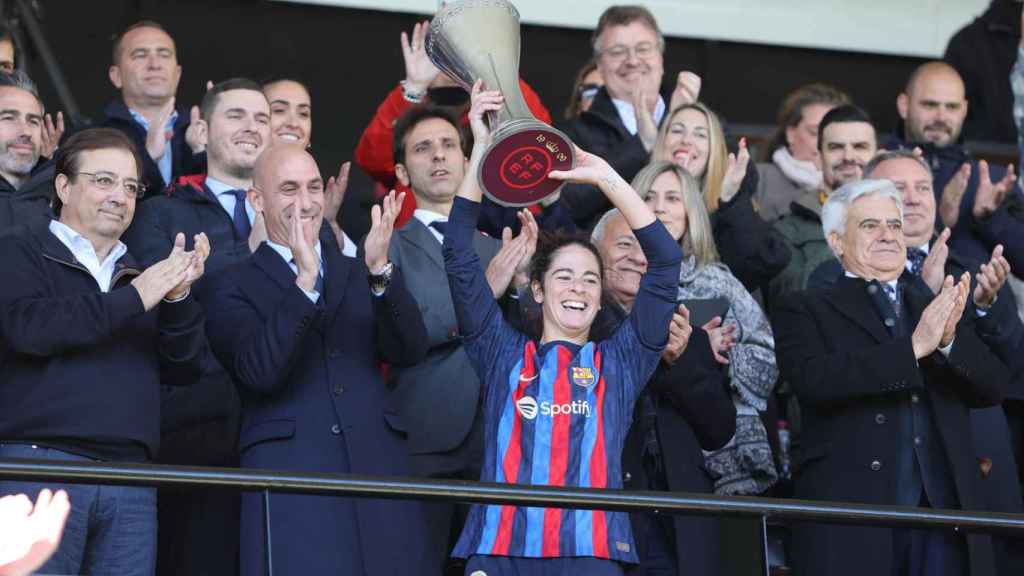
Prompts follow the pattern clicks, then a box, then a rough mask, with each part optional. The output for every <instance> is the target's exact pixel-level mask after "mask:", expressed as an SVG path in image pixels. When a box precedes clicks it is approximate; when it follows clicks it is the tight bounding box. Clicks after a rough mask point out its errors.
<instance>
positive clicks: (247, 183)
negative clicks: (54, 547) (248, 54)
mask: <svg viewBox="0 0 1024 576" xmlns="http://www.w3.org/2000/svg"><path fill="white" fill-rule="evenodd" d="M194 124H195V127H196V128H197V129H198V136H199V138H200V140H201V144H202V145H203V147H204V148H206V151H207V168H208V171H207V173H206V174H200V175H196V176H188V177H183V178H181V179H180V180H179V181H178V183H177V184H176V185H175V186H174V187H173V188H171V189H170V192H169V193H168V194H162V193H161V194H158V195H157V197H154V198H152V199H149V200H147V201H146V202H144V203H142V205H141V206H140V207H139V214H138V218H136V220H135V222H134V223H133V224H132V226H131V228H129V229H128V232H127V233H126V234H125V243H126V244H127V245H128V247H129V248H130V250H131V251H132V253H133V254H135V255H136V257H138V258H139V259H140V260H141V261H142V262H144V263H149V262H153V261H156V260H157V259H159V258H160V257H161V255H162V254H165V253H166V252H167V250H168V249H169V247H170V246H171V245H172V244H173V243H174V233H175V232H176V231H184V232H185V236H186V238H189V237H191V236H192V235H195V234H199V233H204V234H205V235H206V236H207V237H208V238H209V239H210V245H211V246H212V248H213V250H212V252H211V255H210V262H209V270H210V271H211V272H216V271H218V270H220V269H222V268H225V267H227V266H229V265H231V264H234V263H236V262H239V261H241V260H243V259H244V258H246V257H248V256H249V255H250V254H251V253H252V251H253V250H255V249H256V248H257V247H258V246H259V245H260V243H261V242H262V241H263V240H264V239H265V238H266V232H265V227H264V225H263V221H262V219H261V218H257V217H256V213H255V211H254V210H253V207H252V205H251V204H250V203H249V201H248V200H247V199H246V195H247V193H248V191H249V189H250V188H251V187H252V185H253V184H252V182H253V181H252V178H253V167H254V166H255V164H256V158H257V157H258V156H259V155H260V153H261V152H262V151H263V150H264V149H265V148H266V147H267V145H268V144H269V143H270V105H269V104H268V103H267V98H266V96H264V95H263V88H262V86H260V85H259V84H257V83H256V82H254V81H252V80H249V79H245V78H233V79H230V80H225V81H223V82H219V83H217V84H215V85H214V86H213V87H211V88H210V89H209V90H208V91H207V92H206V94H205V95H204V96H203V100H202V102H201V104H200V118H199V119H197V120H196V121H195V123H194ZM167 384H170V385H172V387H169V388H167V389H166V393H165V395H164V407H165V415H164V421H163V423H162V430H163V438H164V445H165V450H164V453H163V455H162V456H161V462H162V463H167V464H188V465H204V466H235V465H237V463H238V457H237V453H236V443H237V440H238V424H239V419H240V417H241V416H240V411H241V407H240V402H239V399H238V393H237V392H236V390H235V387H234V385H233V384H232V382H231V379H230V378H229V377H228V376H227V374H226V373H225V372H224V370H223V368H221V367H220V366H219V365H218V364H217V362H216V361H215V360H214V359H213V358H212V357H210V358H209V361H208V363H207V366H206V369H205V370H204V371H203V374H202V378H201V379H200V380H199V381H198V382H196V383H195V384H194V385H192V386H188V387H183V386H180V385H181V384H188V383H186V382H167ZM160 498H161V502H165V503H168V502H170V503H173V504H171V505H169V506H166V508H165V509H166V510H167V512H165V513H162V514H161V515H160V546H161V551H162V552H166V553H162V554H161V558H160V565H161V570H164V569H166V570H167V571H169V572H171V573H185V574H192V573H196V572H208V573H214V574H221V573H231V572H233V571H235V570H236V568H235V566H236V562H237V561H236V557H237V545H238V544H237V534H238V506H239V498H238V495H237V494H233V495H228V496H224V495H218V494H203V495H197V494H194V493H181V492H172V491H166V492H163V491H162V492H161V494H160ZM192 563H195V565H193V564H192Z"/></svg>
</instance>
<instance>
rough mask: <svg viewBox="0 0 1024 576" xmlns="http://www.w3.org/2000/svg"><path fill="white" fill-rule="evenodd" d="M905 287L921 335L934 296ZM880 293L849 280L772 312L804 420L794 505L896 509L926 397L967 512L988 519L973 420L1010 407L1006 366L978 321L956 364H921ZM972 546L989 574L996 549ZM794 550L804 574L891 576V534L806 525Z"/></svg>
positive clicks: (975, 565) (976, 570) (957, 347)
mask: <svg viewBox="0 0 1024 576" xmlns="http://www.w3.org/2000/svg"><path fill="white" fill-rule="evenodd" d="M903 280H905V281H906V283H905V288H904V299H905V302H906V304H907V310H908V312H907V313H908V314H909V316H908V317H907V321H908V325H909V326H916V324H917V322H918V320H919V319H920V317H921V312H922V311H923V309H924V308H925V306H926V305H927V304H928V302H929V301H930V300H931V298H932V296H931V292H930V291H929V290H928V288H927V287H926V286H925V285H924V283H923V282H922V281H921V280H920V279H919V278H914V277H910V276H909V275H905V276H904V279H903ZM871 287H873V286H869V285H868V284H867V283H866V282H864V281H863V280H859V279H854V278H847V277H845V276H844V277H842V278H840V279H839V281H838V282H837V283H836V285H835V286H834V287H832V288H831V289H828V290H825V291H823V292H804V293H795V294H791V295H788V296H785V297H783V298H781V299H780V300H779V304H778V306H777V307H776V309H775V311H774V312H775V313H774V315H773V321H774V322H773V326H774V329H775V342H776V351H777V353H778V360H779V368H780V369H781V372H782V375H783V377H784V378H785V379H786V380H787V381H788V382H790V383H791V384H792V386H793V389H794V391H795V392H796V396H797V399H798V400H799V401H800V407H801V415H802V419H803V443H804V450H803V452H802V453H801V457H800V460H799V461H798V462H796V463H795V464H796V476H795V479H794V489H795V496H796V497H798V498H803V499H809V500H832V501H845V502H862V503H866V504H894V503H895V500H896V487H897V485H898V483H897V480H898V478H897V469H896V466H895V463H896V461H897V454H898V453H899V451H900V448H899V447H898V446H897V445H896V443H895V442H893V436H892V435H893V434H894V433H895V431H896V430H897V426H898V424H899V423H898V422H897V415H898V413H899V410H900V407H901V406H904V405H905V403H907V402H908V398H912V395H913V394H915V393H916V391H919V390H922V389H927V391H928V394H927V395H926V396H925V398H930V402H931V410H932V412H933V414H934V422H935V424H936V426H937V427H938V431H939V436H940V441H941V447H942V449H943V450H944V452H945V455H946V457H947V459H948V462H949V464H950V468H951V470H952V475H953V479H952V481H953V484H954V485H955V491H956V496H957V498H958V500H959V502H960V504H961V506H962V507H963V508H965V509H975V510H976V509H982V508H984V499H983V496H982V495H981V494H980V487H979V486H978V479H977V478H978V465H977V462H976V460H975V456H974V450H973V446H972V442H971V431H970V422H969V413H968V410H969V408H971V407H986V406H993V405H996V404H998V403H1000V402H1001V401H1002V399H1003V395H1004V393H1005V390H1006V386H1007V371H1006V369H1005V367H1004V366H1003V365H1002V363H1001V362H1000V361H999V360H998V359H997V358H996V357H995V356H994V355H993V354H992V353H991V352H990V351H989V350H988V348H987V347H986V346H985V345H984V344H982V342H981V341H980V340H979V339H978V337H977V335H976V334H975V329H974V326H973V325H972V323H971V322H970V319H969V318H965V319H964V320H961V322H960V324H959V325H958V327H957V332H956V340H955V342H954V344H953V349H952V351H951V353H950V355H949V358H948V359H946V358H943V357H942V355H941V354H940V353H939V352H938V351H936V352H934V353H932V354H931V355H929V356H927V357H925V358H923V359H921V361H920V363H918V362H917V361H916V360H915V358H914V353H913V349H912V347H911V336H910V335H909V333H910V331H911V330H912V329H908V330H907V335H906V336H903V337H895V338H894V337H892V336H890V334H889V332H888V331H887V329H886V327H885V325H884V324H883V323H882V319H881V317H880V315H879V313H878V312H877V310H876V309H875V307H874V304H873V302H872V300H871V296H869V294H868V290H869V288H871ZM967 540H968V545H969V549H970V558H971V566H972V572H971V573H972V574H990V573H991V571H992V547H991V539H989V538H987V537H984V536H969V537H968V538H967ZM794 550H795V555H794V556H795V558H796V559H797V560H798V561H799V562H800V564H799V565H797V569H798V571H797V573H798V574H830V575H838V576H844V575H847V574H849V575H851V576H852V575H854V574H888V573H889V572H890V570H891V567H890V565H891V563H892V530H891V529H889V528H860V527H845V526H842V527H837V526H823V525H810V524H804V525H800V526H796V527H795V528H794ZM865 551H870V553H866V552H865Z"/></svg>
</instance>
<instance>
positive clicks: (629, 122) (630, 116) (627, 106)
mask: <svg viewBox="0 0 1024 576" xmlns="http://www.w3.org/2000/svg"><path fill="white" fill-rule="evenodd" d="M612 104H615V109H616V110H618V111H619V119H620V120H622V125H623V126H625V127H626V130H627V131H628V132H629V133H630V134H632V135H633V136H636V131H637V126H636V112H634V111H633V103H632V102H626V101H625V100H619V99H618V98H612ZM664 117H665V100H664V99H662V97H661V96H658V104H657V105H655V107H654V125H655V126H660V125H661V119H662V118H664Z"/></svg>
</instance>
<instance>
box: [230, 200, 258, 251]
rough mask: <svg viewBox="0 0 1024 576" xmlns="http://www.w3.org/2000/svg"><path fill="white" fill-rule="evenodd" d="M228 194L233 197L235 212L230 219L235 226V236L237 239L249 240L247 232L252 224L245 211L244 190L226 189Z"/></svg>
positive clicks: (250, 229)
mask: <svg viewBox="0 0 1024 576" xmlns="http://www.w3.org/2000/svg"><path fill="white" fill-rule="evenodd" d="M227 193H228V194H231V195H232V196H234V197H235V213H234V214H233V215H232V217H231V221H232V223H233V224H234V226H235V236H236V237H237V238H238V239H239V240H246V241H247V240H249V232H251V231H252V224H251V223H250V222H249V214H248V213H246V211H245V195H246V192H245V190H228V192H227Z"/></svg>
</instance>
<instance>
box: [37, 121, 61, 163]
mask: <svg viewBox="0 0 1024 576" xmlns="http://www.w3.org/2000/svg"><path fill="white" fill-rule="evenodd" d="M62 136H64V113H63V112H57V122H56V124H55V123H54V122H53V117H51V116H50V115H49V114H47V115H46V116H45V117H44V119H43V131H42V136H41V139H40V142H39V153H40V154H41V155H42V156H43V157H45V158H53V153H54V152H55V151H56V150H57V144H59V143H60V139H61V137H62Z"/></svg>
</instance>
